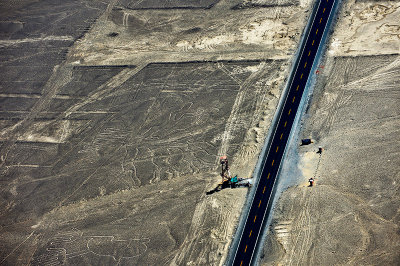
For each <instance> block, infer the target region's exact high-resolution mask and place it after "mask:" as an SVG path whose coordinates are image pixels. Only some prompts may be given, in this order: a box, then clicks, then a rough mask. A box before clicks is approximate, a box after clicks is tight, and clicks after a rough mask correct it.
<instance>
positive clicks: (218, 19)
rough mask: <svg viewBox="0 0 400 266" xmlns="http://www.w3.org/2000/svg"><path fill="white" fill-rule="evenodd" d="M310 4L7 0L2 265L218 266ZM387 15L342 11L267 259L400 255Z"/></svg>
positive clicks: (395, 89)
mask: <svg viewBox="0 0 400 266" xmlns="http://www.w3.org/2000/svg"><path fill="white" fill-rule="evenodd" d="M311 4H312V2H311V1H308V0H300V1H296V0H274V1H265V0H200V1H192V0H190V1H184V0H173V1H159V0H144V1H137V0H103V1H100V0H78V1H60V0H20V1H14V0H4V1H1V3H0V58H1V60H0V71H1V77H0V182H1V183H0V184H1V185H0V265H166V264H167V265H222V264H223V263H224V261H225V258H226V255H227V252H228V249H229V245H230V243H231V240H232V236H233V234H234V232H235V227H236V225H237V222H238V218H239V215H240V212H241V208H242V207H243V204H244V201H245V199H246V194H247V191H248V190H247V188H237V189H225V190H222V191H221V192H218V193H214V194H212V195H206V192H207V191H209V190H211V189H213V188H214V187H215V186H216V185H217V184H218V182H219V181H220V176H219V168H218V167H219V164H218V158H219V156H221V155H227V156H228V157H229V158H230V163H231V172H232V173H233V174H234V175H235V174H238V175H239V177H242V178H250V177H251V176H252V173H253V170H254V167H255V164H256V162H257V159H258V155H259V153H260V151H261V149H262V146H263V144H264V139H265V137H266V134H267V131H268V129H269V126H270V123H271V120H272V118H273V115H274V112H275V108H276V106H277V104H278V101H279V97H280V94H281V91H282V89H283V88H284V85H285V82H286V78H287V77H288V74H289V69H290V67H291V63H292V60H293V57H294V55H295V52H296V49H297V44H298V42H299V40H300V37H301V33H302V31H303V28H304V26H305V24H306V21H307V18H308V15H309V12H310V7H311ZM399 12H400V2H399V1H376V2H375V1H356V2H354V1H349V2H346V4H343V6H342V10H341V13H340V15H339V21H338V22H337V27H336V28H335V30H334V32H333V35H332V37H331V39H330V46H329V48H328V49H327V53H326V58H324V60H325V61H324V62H325V63H324V64H325V68H324V69H323V71H322V72H321V75H319V76H318V78H317V86H316V88H315V89H314V95H313V96H312V99H311V103H310V107H309V109H308V111H307V114H306V117H305V119H304V121H303V129H302V131H301V136H307V137H308V136H310V137H312V138H314V139H315V140H316V143H315V146H307V147H301V148H299V151H298V153H299V157H300V162H301V164H300V165H299V166H298V167H299V171H298V173H297V175H298V176H299V180H300V183H301V184H300V185H296V184H293V186H292V187H291V188H289V189H288V190H286V191H285V192H283V193H282V195H281V197H280V199H279V201H278V203H277V206H276V211H275V215H274V219H273V223H272V225H271V227H270V231H269V236H270V237H268V238H267V243H266V249H265V252H264V253H265V255H264V258H263V260H262V261H261V263H263V264H266V265H276V264H283V265H292V264H300V265H310V264H318V265H333V264H351V265H365V264H367V265H370V264H383V265H396V264H398V262H399V253H398V250H399V249H400V247H399V246H400V243H399V239H400V237H399V235H398V232H399V228H398V226H399V209H398V206H399V194H398V192H399V182H400V180H399V179H400V176H399V165H400V162H399V159H398V158H400V157H399V132H398V130H399V119H398V115H399V114H398V113H399V106H400V105H399V85H398V84H400V80H399V79H400V76H399V73H400V68H399V65H400V64H399V62H400V61H399V60H400V59H399V53H400V51H399V43H400V39H399V36H400V32H399V27H400V24H399V21H398V18H399V16H400V13H399ZM349 32H350V33H349ZM319 145H321V146H323V147H324V149H325V150H324V153H323V154H322V156H321V157H319V156H318V155H317V154H315V152H314V149H315V147H317V146H319ZM289 159H290V158H289ZM318 161H320V165H319V168H318V169H317V170H318V171H317V181H316V184H317V185H316V186H315V187H313V188H308V187H305V186H303V184H302V183H303V182H306V180H307V178H309V175H310V173H314V171H315V166H316V164H317V162H318ZM303 179H304V180H303Z"/></svg>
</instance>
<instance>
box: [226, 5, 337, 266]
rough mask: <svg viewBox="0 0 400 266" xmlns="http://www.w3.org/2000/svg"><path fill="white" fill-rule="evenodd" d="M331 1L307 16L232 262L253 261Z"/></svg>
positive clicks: (328, 14) (248, 263) (243, 263)
mask: <svg viewBox="0 0 400 266" xmlns="http://www.w3.org/2000/svg"><path fill="white" fill-rule="evenodd" d="M335 1H337V0H321V1H320V2H319V3H317V5H318V6H317V11H316V12H315V16H314V17H312V18H311V19H313V22H312V24H311V27H310V31H309V32H308V35H307V36H306V37H305V38H304V40H305V42H306V43H305V45H304V46H303V47H304V48H303V50H302V51H301V52H300V54H299V56H300V60H298V65H297V67H296V70H295V71H294V72H293V73H294V77H293V79H292V83H291V85H290V88H289V92H288V94H287V98H286V100H285V102H284V107H283V109H282V113H281V115H280V118H279V120H278V125H277V127H276V130H275V132H274V133H273V134H272V142H271V146H270V148H269V151H268V155H267V159H266V161H265V164H264V166H263V170H262V174H261V178H260V182H259V184H258V187H257V189H256V192H255V194H254V198H253V202H252V204H251V208H250V211H249V214H248V217H247V221H246V224H245V226H244V228H243V231H242V234H241V238H240V242H239V245H238V248H237V250H236V252H235V253H234V261H233V265H250V264H252V263H254V261H255V258H254V257H253V256H254V253H255V249H256V246H257V241H258V240H259V238H260V237H259V236H260V232H261V229H262V226H263V222H264V218H265V217H267V216H266V214H267V210H268V207H269V205H270V199H271V194H272V191H273V186H274V183H275V179H276V176H277V173H278V170H279V166H280V164H281V161H282V157H283V154H284V151H285V147H286V144H287V141H288V138H289V135H290V131H291V129H292V125H293V122H294V118H295V116H296V112H297V109H298V107H299V104H300V100H301V98H302V96H303V92H304V88H305V85H306V83H307V79H308V77H309V76H310V72H311V68H312V65H313V62H314V60H315V57H316V54H317V50H318V47H319V46H320V43H321V39H322V36H323V33H324V31H325V28H326V27H327V22H328V18H329V16H330V13H331V10H332V8H333V6H334V4H335Z"/></svg>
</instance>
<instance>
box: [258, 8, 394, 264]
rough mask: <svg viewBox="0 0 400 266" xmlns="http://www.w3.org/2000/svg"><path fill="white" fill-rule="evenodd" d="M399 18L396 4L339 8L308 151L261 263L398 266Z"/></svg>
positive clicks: (311, 114) (313, 108)
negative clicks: (313, 181) (313, 180)
mask: <svg viewBox="0 0 400 266" xmlns="http://www.w3.org/2000/svg"><path fill="white" fill-rule="evenodd" d="M399 16H400V2H399V1H388V2H386V1H376V2H375V1H357V2H354V1H348V2H347V3H346V4H345V5H344V6H343V9H342V11H341V13H340V17H339V21H338V24H337V27H336V28H335V31H334V34H333V36H332V38H331V43H330V47H329V50H328V52H327V56H326V58H325V62H324V65H325V67H324V69H323V70H322V72H321V74H320V75H318V77H317V86H316V88H315V89H314V94H313V97H312V100H311V103H310V106H309V109H308V110H307V114H306V117H305V118H304V120H303V128H302V131H301V135H300V138H301V137H303V138H308V137H311V138H313V139H315V143H314V144H312V145H310V146H303V147H299V148H298V153H299V157H300V158H299V161H300V163H299V165H298V168H299V169H298V172H299V173H302V177H301V178H300V181H299V183H300V184H299V185H297V186H294V187H291V188H289V189H287V190H286V191H284V192H283V193H282V195H281V197H280V199H279V201H278V202H277V206H276V209H275V214H274V218H273V220H272V224H271V226H270V228H269V231H268V234H269V237H268V240H267V242H266V243H265V248H264V258H263V260H262V263H261V264H262V265H399V263H400V253H399V250H400V234H399V226H400V209H399V202H400V196H399V195H400V194H399V188H400V186H399V185H400V156H399V155H400V153H399V151H400V149H399V148H400V144H399V143H400V132H399V129H400V116H399V115H400V85H399V84H400V48H399V46H400V21H399V20H398V18H399ZM318 146H322V147H324V149H325V150H324V152H323V153H322V154H321V155H319V154H317V153H316V151H317V149H318ZM313 176H315V178H316V186H314V187H307V185H308V183H307V180H308V178H310V177H313Z"/></svg>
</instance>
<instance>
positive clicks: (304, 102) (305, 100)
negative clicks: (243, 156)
mask: <svg viewBox="0 0 400 266" xmlns="http://www.w3.org/2000/svg"><path fill="white" fill-rule="evenodd" d="M317 1H318V0H317ZM341 3H342V0H336V1H335V4H334V6H333V7H332V10H331V14H330V15H329V18H328V22H327V26H326V28H325V30H324V33H323V37H322V38H321V42H320V46H319V48H318V50H317V53H316V56H315V60H314V63H313V65H312V67H311V71H310V76H309V78H308V80H307V83H306V85H305V90H304V92H303V96H302V99H301V102H300V105H299V108H298V110H297V114H296V117H295V119H294V122H293V126H292V129H291V132H290V135H289V138H288V142H287V146H286V149H285V152H284V154H283V156H282V158H283V159H282V162H281V164H280V166H279V169H278V173H277V177H276V181H275V184H274V187H273V190H272V193H271V199H272V202H271V203H270V204H269V206H268V208H267V211H266V215H265V216H268V217H267V221H266V222H265V223H264V224H263V226H262V228H261V230H260V236H261V239H260V241H259V242H258V243H257V245H256V247H255V252H254V258H255V259H254V260H253V261H254V262H253V263H252V265H258V264H259V260H260V258H261V255H262V251H263V247H264V242H265V240H266V237H267V233H268V227H269V225H270V223H271V220H272V215H269V214H270V212H271V210H273V208H274V207H275V203H276V201H277V198H276V192H277V190H278V188H279V181H280V176H281V174H282V166H283V164H284V162H285V161H286V159H287V158H286V157H287V154H288V150H289V148H290V146H291V144H292V142H293V141H294V140H297V138H296V134H297V133H299V131H300V130H299V128H298V127H299V126H300V122H301V118H302V117H303V115H304V114H305V112H306V109H307V106H308V104H309V102H310V99H311V96H312V92H313V88H314V86H315V83H316V75H315V71H316V69H318V66H319V64H320V62H321V61H322V59H323V56H324V54H325V52H326V50H327V43H326V41H327V40H328V38H329V36H330V34H331V32H332V29H333V27H334V26H335V24H336V23H335V22H336V20H337V17H338V13H339V12H338V11H339V8H340V6H341ZM314 8H315V6H314Z"/></svg>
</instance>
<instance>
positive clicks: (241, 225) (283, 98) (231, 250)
mask: <svg viewBox="0 0 400 266" xmlns="http://www.w3.org/2000/svg"><path fill="white" fill-rule="evenodd" d="M340 2H341V0H337V4H336V6H334V7H333V10H334V13H335V15H334V16H330V18H329V22H328V23H330V24H329V25H328V26H327V28H326V29H325V31H324V35H325V36H324V37H323V38H322V40H321V43H322V42H323V43H325V41H326V39H327V36H328V35H329V34H330V32H331V29H332V25H333V23H332V20H333V19H334V18H335V17H336V16H337V13H336V11H337V10H338V6H339V5H340ZM317 7H318V0H315V1H314V2H313V4H312V5H311V6H310V8H311V9H312V11H311V12H310V14H309V16H308V17H307V24H306V26H305V28H304V31H303V32H302V36H301V38H300V42H299V43H300V45H299V46H298V48H297V51H296V53H295V54H294V56H293V59H292V64H291V69H290V72H289V75H288V79H287V81H286V83H285V85H284V89H283V90H282V94H281V97H280V99H279V102H278V106H277V109H276V111H275V114H274V117H273V119H272V121H271V126H270V128H269V130H268V133H267V137H266V138H265V140H264V146H263V148H262V150H261V152H260V155H259V157H258V161H257V164H256V167H255V169H254V171H253V180H254V185H253V186H252V188H251V189H250V191H249V193H248V194H247V196H246V202H245V205H244V206H243V209H242V212H241V215H240V218H239V223H238V225H237V227H236V232H235V234H234V236H233V240H232V242H231V244H230V246H229V252H228V256H227V259H226V261H225V262H224V264H223V265H232V264H233V261H234V258H235V254H236V250H237V248H238V245H239V243H240V239H241V237H242V231H243V228H244V226H245V224H246V220H247V217H248V213H249V211H250V208H251V204H250V203H251V202H252V200H250V199H254V197H255V192H256V191H257V187H258V185H259V182H260V175H261V173H262V170H263V165H264V164H265V160H266V159H267V158H266V156H267V155H268V151H269V149H270V147H271V142H272V137H273V134H274V132H275V130H276V128H277V126H278V122H279V118H280V117H281V114H282V111H283V107H284V103H285V101H286V98H287V96H288V94H289V89H290V85H291V84H292V81H293V79H294V75H295V72H296V69H297V66H298V64H299V62H300V60H301V58H300V57H301V52H302V50H303V49H304V46H305V45H306V40H307V36H308V35H309V32H310V30H311V26H312V23H313V21H314V18H315V16H316V12H317ZM325 50H326V48H325V47H323V49H320V48H319V49H318V51H317V56H316V60H315V61H314V64H313V66H312V68H311V72H310V73H313V71H314V68H315V65H318V63H319V61H320V59H321V53H322V51H325ZM310 81H311V78H309V80H308V81H307V85H306V86H307V87H308V85H309V83H310ZM309 98H310V95H309V91H307V92H306V93H305V94H304V95H303V97H302V103H301V109H300V108H299V110H298V111H297V114H296V118H295V121H294V125H293V127H292V130H291V133H290V136H289V140H288V145H287V146H289V143H290V142H291V141H292V140H293V133H294V131H295V130H293V128H295V127H297V125H298V123H299V121H300V117H301V115H302V114H303V112H304V110H305V108H304V106H306V103H307V102H308V100H309ZM286 153H287V148H286V149H285V152H284V155H283V160H282V163H281V165H282V164H283V161H284V159H285V157H286ZM281 165H280V167H279V170H278V174H277V178H276V179H277V180H276V181H275V183H274V188H273V191H272V194H271V197H270V198H271V199H272V202H271V203H270V204H269V206H268V209H267V212H266V213H269V212H270V210H271V209H272V207H273V205H274V203H275V200H276V199H275V194H276V190H277V187H278V186H277V181H278V179H279V175H280V172H281ZM267 219H268V220H267V222H266V223H265V224H264V226H263V227H262V228H261V232H260V235H261V236H262V238H261V240H260V241H259V244H257V246H256V248H255V252H254V255H253V256H254V257H255V259H254V260H253V261H254V263H253V264H255V263H256V262H258V260H259V255H260V253H261V251H262V247H263V244H262V243H264V241H265V238H266V234H265V230H266V228H268V224H269V222H270V220H271V217H268V218H267Z"/></svg>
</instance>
